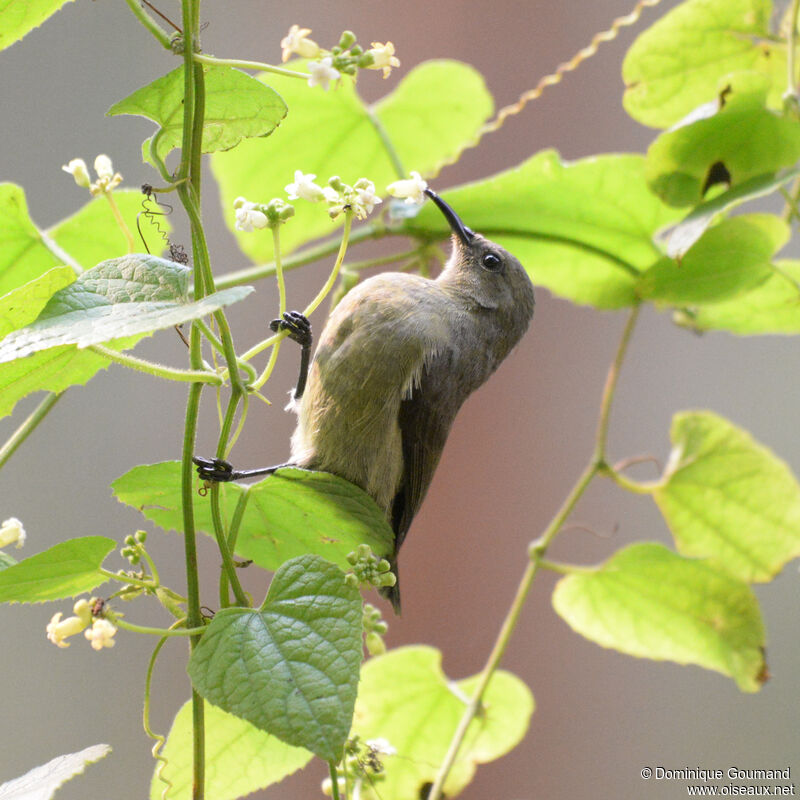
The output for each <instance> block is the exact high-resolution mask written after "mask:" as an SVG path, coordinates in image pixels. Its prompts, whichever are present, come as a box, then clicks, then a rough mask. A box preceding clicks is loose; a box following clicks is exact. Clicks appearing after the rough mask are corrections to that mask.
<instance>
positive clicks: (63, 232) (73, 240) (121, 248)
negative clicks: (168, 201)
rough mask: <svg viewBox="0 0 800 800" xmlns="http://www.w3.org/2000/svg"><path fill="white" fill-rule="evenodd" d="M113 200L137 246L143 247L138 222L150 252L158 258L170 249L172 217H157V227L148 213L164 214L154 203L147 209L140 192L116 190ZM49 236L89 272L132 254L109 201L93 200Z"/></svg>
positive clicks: (65, 220) (58, 224)
mask: <svg viewBox="0 0 800 800" xmlns="http://www.w3.org/2000/svg"><path fill="white" fill-rule="evenodd" d="M113 198H114V202H115V203H116V206H117V208H118V209H119V212H120V214H121V215H122V218H123V220H125V224H126V225H127V226H128V230H130V231H131V233H132V234H133V236H134V237H135V238H136V242H137V243H138V244H139V245H141V244H142V239H141V237H140V236H139V231H138V230H137V218H138V221H139V222H138V228H140V229H141V232H142V236H144V241H145V242H146V244H147V246H148V247H149V248H150V251H151V252H152V253H156V254H157V253H159V252H161V251H162V250H164V249H165V247H166V246H167V243H166V242H165V239H164V237H166V236H168V235H169V233H170V231H171V230H172V225H171V224H170V222H169V217H168V216H167V215H166V214H164V216H158V217H156V218H155V219H156V220H157V224H156V223H155V222H154V221H153V219H152V218H151V217H149V216H148V215H147V214H145V213H144V211H145V209H146V208H151V209H152V208H155V209H156V212H157V213H159V214H161V213H162V210H161V209H158V208H157V207H156V206H155V204H154V203H152V202H148V203H146V204H145V205H143V201H144V200H145V197H144V195H143V194H142V193H141V191H139V190H138V189H115V190H114V194H113ZM159 229H160V230H159ZM161 231H163V235H162V233H161ZM47 235H48V236H50V237H51V238H52V239H54V240H55V242H56V244H58V245H59V247H61V248H63V249H64V250H66V251H67V252H68V253H69V254H70V256H72V258H73V259H75V261H77V262H78V263H79V264H81V266H83V267H84V268H86V269H88V268H90V267H93V266H94V265H95V264H99V263H100V262H101V261H107V260H108V259H110V258H117V257H118V256H122V255H125V254H126V253H127V252H128V240H127V239H126V238H125V234H124V233H123V232H122V231H121V230H120V227H119V225H118V224H117V221H116V219H115V217H114V214H113V212H112V210H111V206H110V205H109V202H108V198H106V197H95V198H93V199H92V200H90V201H89V202H88V203H86V205H84V206H83V207H82V208H81V209H79V210H78V211H77V212H76V213H75V214H73V215H72V216H71V217H67V218H66V219H64V220H62V221H61V222H59V223H57V224H56V225H54V226H53V227H51V228H49V229H48V230H47Z"/></svg>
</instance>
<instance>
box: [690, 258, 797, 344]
mask: <svg viewBox="0 0 800 800" xmlns="http://www.w3.org/2000/svg"><path fill="white" fill-rule="evenodd" d="M676 322H677V323H678V324H680V325H685V326H686V327H690V328H694V329H695V330H700V331H706V330H720V331H729V332H730V333H737V334H742V335H752V334H765V333H784V334H790V333H800V261H777V262H776V263H775V271H774V272H773V274H772V275H771V276H770V277H769V278H767V280H766V281H764V283H762V284H760V285H759V286H757V287H756V288H755V289H753V290H752V291H750V292H746V293H744V294H739V295H737V296H736V297H734V298H733V299H731V300H727V301H725V302H722V303H713V304H710V305H705V306H702V307H700V308H696V309H693V310H692V311H690V312H677V313H676Z"/></svg>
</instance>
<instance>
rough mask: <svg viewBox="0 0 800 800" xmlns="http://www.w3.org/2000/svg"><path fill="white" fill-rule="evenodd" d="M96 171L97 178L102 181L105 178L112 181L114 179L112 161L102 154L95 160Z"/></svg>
mask: <svg viewBox="0 0 800 800" xmlns="http://www.w3.org/2000/svg"><path fill="white" fill-rule="evenodd" d="M94 171H95V172H96V173H97V177H98V178H100V180H103V179H104V178H105V179H106V180H110V179H111V178H113V177H114V165H113V164H112V163H111V159H110V158H109V157H108V156H105V155H102V154H100V155H99V156H97V158H96V159H95V160H94Z"/></svg>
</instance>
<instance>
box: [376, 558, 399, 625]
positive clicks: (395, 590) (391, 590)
mask: <svg viewBox="0 0 800 800" xmlns="http://www.w3.org/2000/svg"><path fill="white" fill-rule="evenodd" d="M389 563H390V564H391V567H392V572H394V576H395V578H397V580H396V581H395V584H394V586H382V587H381V588H380V589H378V592H379V593H380V594H381V596H382V597H385V598H386V599H387V600H388V601H389V602H390V603H391V604H392V608H393V609H394V613H395V614H397V616H400V576H399V575H398V574H397V559H395V558H393V559H391V561H390V562H389Z"/></svg>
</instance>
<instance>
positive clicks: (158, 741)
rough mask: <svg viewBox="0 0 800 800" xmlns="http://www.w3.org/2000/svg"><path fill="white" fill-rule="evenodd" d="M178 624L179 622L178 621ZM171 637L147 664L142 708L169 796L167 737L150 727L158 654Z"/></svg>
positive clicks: (162, 641) (158, 771)
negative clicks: (166, 774)
mask: <svg viewBox="0 0 800 800" xmlns="http://www.w3.org/2000/svg"><path fill="white" fill-rule="evenodd" d="M176 624H178V623H176ZM168 639H169V637H167V636H163V637H162V638H161V639H159V640H158V644H157V645H156V646H155V649H154V650H153V653H152V655H151V656H150V661H149V662H148V664H147V674H146V675H145V679H144V708H143V709H142V727H143V728H144V732H145V734H147V736H148V737H149V738H151V739H153V740H154V741H155V744H154V745H153V749H152V751H151V752H152V753H153V758H154V759H155V760H156V761H158V766H157V767H156V777H157V778H158V780H160V781H161V782H162V783H163V784H164V785H165V787H166V788H165V790H164V795H165V796H168V794H169V791H170V789H172V781H171V780H169V779H168V778H165V777H164V776H163V775H162V772H163V770H164V767H165V766H166V765H167V763H168V761H167V759H166V758H165V757H164V756H163V755H161V752H160V751H161V748H162V747H163V746H164V742H165V741H166V737H165V736H162V735H161V734H160V733H156V732H155V731H154V730H153V729H152V728H151V727H150V695H151V686H152V683H153V670H154V669H155V666H156V659H157V658H158V654H159V653H160V652H161V648H162V647H163V646H164V645H165V644H166V643H167V641H168Z"/></svg>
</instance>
